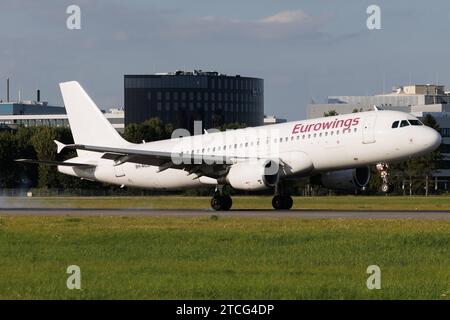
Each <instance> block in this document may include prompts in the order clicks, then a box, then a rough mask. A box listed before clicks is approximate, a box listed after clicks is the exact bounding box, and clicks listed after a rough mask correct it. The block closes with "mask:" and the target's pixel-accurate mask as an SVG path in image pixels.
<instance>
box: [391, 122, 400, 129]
mask: <svg viewBox="0 0 450 320" xmlns="http://www.w3.org/2000/svg"><path fill="white" fill-rule="evenodd" d="M399 122H400V121H394V123H393V124H392V128H397V127H398V123H399Z"/></svg>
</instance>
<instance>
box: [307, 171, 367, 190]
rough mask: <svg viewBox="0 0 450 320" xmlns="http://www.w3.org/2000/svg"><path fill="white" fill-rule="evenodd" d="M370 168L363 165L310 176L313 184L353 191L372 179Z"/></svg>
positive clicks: (364, 185) (361, 187)
mask: <svg viewBox="0 0 450 320" xmlns="http://www.w3.org/2000/svg"><path fill="white" fill-rule="evenodd" d="M370 176H371V174H370V168H369V167H362V168H356V169H346V170H338V171H330V172H325V173H322V174H319V175H316V176H313V177H311V178H310V181H311V183H312V184H317V185H322V186H324V187H325V188H328V189H333V190H345V191H353V190H355V189H363V188H364V187H366V186H367V184H368V183H369V180H370Z"/></svg>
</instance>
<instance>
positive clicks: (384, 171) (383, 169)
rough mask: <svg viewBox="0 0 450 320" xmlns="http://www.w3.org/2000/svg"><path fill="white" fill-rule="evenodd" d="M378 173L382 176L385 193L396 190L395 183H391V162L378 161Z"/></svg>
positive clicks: (382, 186)
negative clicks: (389, 170)
mask: <svg viewBox="0 0 450 320" xmlns="http://www.w3.org/2000/svg"><path fill="white" fill-rule="evenodd" d="M376 168H377V170H378V173H379V174H380V176H381V180H382V181H383V183H382V184H381V191H382V192H384V193H391V192H392V191H394V185H393V184H391V183H389V178H388V177H389V172H388V169H389V164H387V163H385V162H381V163H378V164H377V166H376Z"/></svg>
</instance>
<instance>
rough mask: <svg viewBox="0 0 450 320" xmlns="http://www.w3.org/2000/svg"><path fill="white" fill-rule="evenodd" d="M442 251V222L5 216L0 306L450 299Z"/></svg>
mask: <svg viewBox="0 0 450 320" xmlns="http://www.w3.org/2000/svg"><path fill="white" fill-rule="evenodd" d="M449 248H450V222H449V221H429V220H347V219H335V220H334V219H328V220H308V219H286V218H284V219H281V218H280V219H277V218H260V219H254V218H224V217H218V216H215V217H210V218H200V217H197V218H192V217H190V218H178V217H162V218H156V217H74V216H70V217H24V216H2V217H0V257H1V263H0V298H1V299H28V298H31V299H42V298H44V299H91V298H99V299H116V298H125V299H135V298H136V299H316V298H317V299H422V298H424V299H447V298H448V297H450V249H449ZM72 264H75V265H78V266H80V268H81V272H82V284H81V285H82V290H68V289H67V288H66V279H67V276H68V275H67V274H66V268H67V266H69V265H72ZM372 264H376V265H379V266H380V267H381V271H382V276H381V279H382V280H381V281H382V282H381V285H382V289H381V290H368V289H367V288H366V279H367V277H368V275H367V274H366V268H367V266H369V265H372Z"/></svg>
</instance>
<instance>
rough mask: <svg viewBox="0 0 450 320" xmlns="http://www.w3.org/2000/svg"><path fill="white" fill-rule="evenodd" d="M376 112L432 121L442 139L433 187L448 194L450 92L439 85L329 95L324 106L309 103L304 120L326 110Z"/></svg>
mask: <svg viewBox="0 0 450 320" xmlns="http://www.w3.org/2000/svg"><path fill="white" fill-rule="evenodd" d="M374 106H376V107H378V108H380V109H386V110H397V111H403V112H407V113H410V114H412V115H414V116H416V117H418V118H419V119H420V118H423V117H425V116H426V115H427V114H430V115H431V116H433V118H434V119H436V121H437V123H438V124H439V127H440V132H441V136H442V147H441V152H442V156H443V158H442V161H440V163H439V170H436V171H435V172H434V173H433V177H434V178H435V182H436V183H435V184H436V185H438V184H439V188H441V189H444V190H446V191H450V92H449V91H445V87H444V86H442V85H430V84H425V85H408V86H398V87H394V88H393V90H392V92H390V93H383V94H379V95H373V96H329V97H328V99H327V103H324V104H318V103H310V104H308V106H307V116H308V119H313V118H318V117H323V116H324V114H326V113H329V112H330V111H336V112H337V113H338V114H345V113H352V112H360V111H369V110H374Z"/></svg>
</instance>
